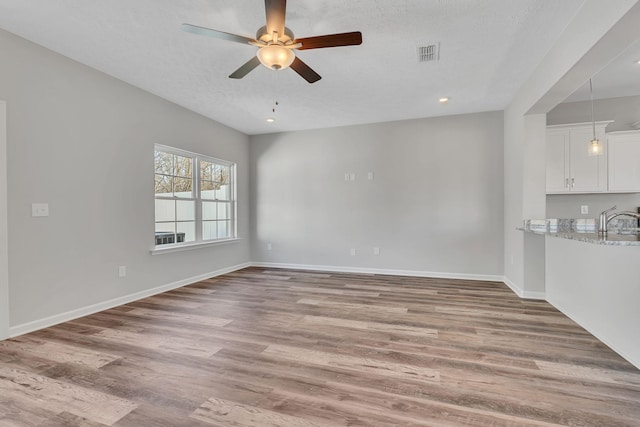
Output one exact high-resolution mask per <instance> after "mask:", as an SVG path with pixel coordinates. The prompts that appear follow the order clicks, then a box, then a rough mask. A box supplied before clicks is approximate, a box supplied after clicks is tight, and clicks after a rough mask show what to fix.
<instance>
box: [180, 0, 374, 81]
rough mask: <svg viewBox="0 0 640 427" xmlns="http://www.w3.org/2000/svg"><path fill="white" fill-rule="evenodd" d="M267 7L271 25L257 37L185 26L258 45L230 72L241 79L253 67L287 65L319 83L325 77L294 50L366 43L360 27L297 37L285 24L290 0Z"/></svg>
mask: <svg viewBox="0 0 640 427" xmlns="http://www.w3.org/2000/svg"><path fill="white" fill-rule="evenodd" d="M264 7H265V11H266V15H267V25H265V26H264V27H261V28H260V29H258V31H257V33H256V38H255V39H252V38H250V37H245V36H240V35H237V34H231V33H225V32H224V31H218V30H214V29H211V28H205V27H199V26H197V25H191V24H182V29H183V30H184V31H187V32H189V33H193V34H199V35H203V36H209V37H215V38H218V39H223V40H230V41H233V42H238V43H243V44H247V43H248V44H250V45H253V46H256V47H258V48H259V49H258V52H257V54H256V56H254V57H253V58H251V59H250V60H249V61H247V62H246V63H245V64H244V65H242V66H241V67H240V68H238V69H237V70H236V71H234V72H233V73H231V75H229V77H230V78H232V79H241V78H243V77H244V76H246V75H247V74H249V72H250V71H251V70H253V69H254V68H256V67H257V66H258V65H260V64H262V65H264V66H265V67H267V68H270V69H272V70H284V69H285V68H288V67H291V68H293V71H295V72H296V73H298V74H299V75H300V76H302V78H303V79H305V80H306V81H308V82H309V83H315V82H317V81H318V80H320V79H321V77H320V75H319V74H318V73H316V72H315V71H313V69H311V67H309V66H308V65H307V64H305V63H304V62H302V60H301V59H300V58H298V57H297V56H296V55H295V53H294V52H293V51H294V50H305V49H320V48H325V47H338V46H353V45H359V44H362V33H360V31H354V32H350V33H340V34H330V35H326V36H316V37H305V38H301V39H296V38H295V37H294V36H293V32H292V31H291V30H290V29H289V28H287V27H285V26H284V19H285V14H286V9H287V1H286V0H265V1H264Z"/></svg>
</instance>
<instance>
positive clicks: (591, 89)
mask: <svg viewBox="0 0 640 427" xmlns="http://www.w3.org/2000/svg"><path fill="white" fill-rule="evenodd" d="M589 92H590V93H591V124H592V125H593V139H594V140H595V139H596V119H595V116H594V113H593V83H591V79H589Z"/></svg>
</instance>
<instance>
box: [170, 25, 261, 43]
mask: <svg viewBox="0 0 640 427" xmlns="http://www.w3.org/2000/svg"><path fill="white" fill-rule="evenodd" d="M182 30H183V31H186V32H187V33H193V34H198V35H200V36H207V37H214V38H216V39H222V40H230V41H232V42H238V43H244V44H247V43H251V42H254V41H255V40H254V39H251V38H249V37H245V36H239V35H237V34H231V33H225V32H224V31H218V30H214V29H211V28H206V27H199V26H197V25H191V24H182Z"/></svg>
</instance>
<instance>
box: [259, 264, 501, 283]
mask: <svg viewBox="0 0 640 427" xmlns="http://www.w3.org/2000/svg"><path fill="white" fill-rule="evenodd" d="M251 265H252V266H254V267H267V268H289V269H292V270H315V271H334V272H337V273H360V274H381V275H388V276H411V277H434V278H437V279H462V280H478V281H483V282H502V281H503V279H504V276H497V275H488V274H466V273H444V272H439V271H438V272H437V271H421V270H393V269H385V268H366V267H338V266H334V265H315V264H286V263H278V262H252V263H251Z"/></svg>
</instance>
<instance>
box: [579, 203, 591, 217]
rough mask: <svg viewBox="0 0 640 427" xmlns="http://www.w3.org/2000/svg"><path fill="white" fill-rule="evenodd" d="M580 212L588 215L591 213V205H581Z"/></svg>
mask: <svg viewBox="0 0 640 427" xmlns="http://www.w3.org/2000/svg"><path fill="white" fill-rule="evenodd" d="M580 213H581V214H582V215H588V214H589V206H587V205H582V206H580Z"/></svg>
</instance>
